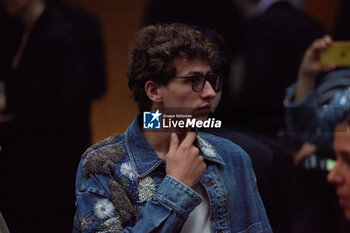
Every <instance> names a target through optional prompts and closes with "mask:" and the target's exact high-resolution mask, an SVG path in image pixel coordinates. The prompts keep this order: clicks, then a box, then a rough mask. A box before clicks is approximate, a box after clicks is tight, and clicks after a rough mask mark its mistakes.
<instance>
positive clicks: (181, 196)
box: [73, 120, 272, 233]
mask: <svg viewBox="0 0 350 233" xmlns="http://www.w3.org/2000/svg"><path fill="white" fill-rule="evenodd" d="M196 143H197V146H198V148H199V150H200V154H201V155H202V156H203V157H204V159H205V162H206V164H207V169H206V171H205V173H204V174H203V176H202V177H201V179H200V183H201V184H202V185H203V187H204V188H205V190H206V192H207V194H208V198H209V202H210V214H211V229H212V232H218V233H221V232H222V233H223V232H235V233H260V232H272V230H271V227H270V225H269V221H268V219H267V216H266V213H265V209H264V206H263V203H262V201H261V199H260V196H259V193H258V190H257V186H256V179H255V175H254V172H253V169H252V165H251V162H250V159H249V157H248V155H247V154H246V153H245V152H244V151H243V150H242V149H241V148H239V147H238V146H237V145H235V144H233V143H232V142H230V141H228V140H225V139H222V138H219V137H216V136H213V135H210V134H202V133H200V134H199V135H198V136H197V140H196ZM76 199H77V200H76V214H75V218H74V229H73V232H140V233H147V232H162V233H172V232H180V231H181V228H182V225H183V223H184V222H185V221H186V219H187V218H188V216H189V214H190V213H191V211H192V210H193V209H194V208H195V207H196V206H197V205H198V204H199V203H200V202H201V201H202V199H201V197H200V196H199V195H198V194H197V193H196V192H195V191H194V190H192V189H190V188H189V187H187V186H186V185H184V184H182V183H181V182H180V181H178V180H176V179H174V178H172V177H170V176H167V175H166V172H165V163H164V161H163V160H162V159H160V158H159V157H158V156H157V155H156V153H155V152H154V150H153V149H152V147H151V146H150V144H149V143H148V142H147V141H146V139H145V138H144V136H143V134H142V132H141V130H140V128H139V126H138V123H137V120H135V121H134V122H133V123H132V124H131V125H130V126H129V128H128V129H127V131H126V132H125V133H124V134H122V135H114V136H112V137H110V138H108V139H106V140H104V141H102V142H100V143H98V144H96V145H94V146H92V147H90V148H89V149H88V150H87V151H86V152H85V153H84V154H83V156H82V159H81V162H80V164H79V168H78V172H77V179H76Z"/></svg>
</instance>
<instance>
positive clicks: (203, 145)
mask: <svg viewBox="0 0 350 233" xmlns="http://www.w3.org/2000/svg"><path fill="white" fill-rule="evenodd" d="M197 141H198V147H199V149H200V150H201V151H202V153H203V154H205V155H206V156H208V157H216V151H215V150H214V149H213V147H212V145H210V144H209V143H207V142H206V141H204V139H203V138H201V137H200V136H197Z"/></svg>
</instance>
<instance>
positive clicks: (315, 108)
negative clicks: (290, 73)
mask: <svg viewBox="0 0 350 233" xmlns="http://www.w3.org/2000/svg"><path fill="white" fill-rule="evenodd" d="M320 78H321V80H320V81H319V84H318V85H317V86H315V87H314V88H313V89H311V90H310V91H309V92H308V93H307V95H306V96H305V97H304V98H303V99H301V100H300V101H298V102H293V101H292V100H293V98H294V93H295V87H296V85H295V84H293V85H291V86H290V87H289V88H288V89H287V94H286V97H285V100H284V105H285V107H286V122H287V128H288V132H289V133H290V134H291V135H292V136H294V137H297V138H299V139H301V140H303V141H304V140H306V141H309V142H312V143H314V144H316V145H318V146H320V147H325V148H327V149H329V148H332V145H333V132H334V128H335V125H336V124H337V123H338V122H339V121H340V120H341V119H342V118H343V117H344V114H345V113H346V112H347V111H348V110H349V109H350V69H341V70H336V71H333V72H330V73H328V74H327V75H325V76H323V77H320Z"/></svg>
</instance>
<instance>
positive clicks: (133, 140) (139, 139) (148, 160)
mask: <svg viewBox="0 0 350 233" xmlns="http://www.w3.org/2000/svg"><path fill="white" fill-rule="evenodd" d="M140 117H142V115H138V116H137V117H136V118H135V120H134V121H133V122H132V123H131V125H130V126H129V128H128V129H127V131H126V136H125V146H126V151H127V153H128V155H129V157H130V161H131V165H132V166H133V168H134V170H135V172H136V175H137V176H139V177H141V178H142V177H145V176H147V175H148V174H149V173H151V172H152V171H153V170H154V169H156V168H157V167H158V166H159V165H160V164H162V163H164V160H162V159H161V158H159V157H158V156H157V154H156V152H155V151H154V150H153V148H152V147H151V145H150V144H149V143H148V141H147V140H146V138H145V137H144V136H143V134H142V132H141V130H140V127H139V123H138V119H139V118H140ZM197 146H198V148H199V150H200V154H201V155H202V156H203V157H204V159H205V160H209V161H212V162H215V163H219V164H221V165H225V163H224V161H223V160H222V158H221V157H220V155H219V154H218V153H217V152H216V151H215V149H214V148H213V146H212V145H211V144H209V143H208V142H206V141H205V140H204V139H203V138H202V137H201V136H197Z"/></svg>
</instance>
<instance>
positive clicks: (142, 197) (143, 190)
mask: <svg viewBox="0 0 350 233" xmlns="http://www.w3.org/2000/svg"><path fill="white" fill-rule="evenodd" d="M137 189H138V191H139V201H138V202H139V203H142V202H145V201H150V200H152V198H153V196H154V194H155V193H156V182H154V180H153V179H152V178H151V177H149V176H146V177H145V178H143V179H141V180H140V183H139V186H138V187H137Z"/></svg>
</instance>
